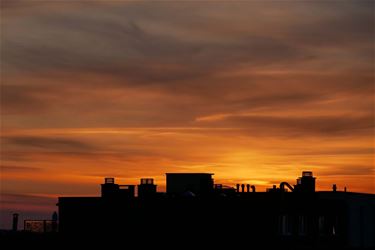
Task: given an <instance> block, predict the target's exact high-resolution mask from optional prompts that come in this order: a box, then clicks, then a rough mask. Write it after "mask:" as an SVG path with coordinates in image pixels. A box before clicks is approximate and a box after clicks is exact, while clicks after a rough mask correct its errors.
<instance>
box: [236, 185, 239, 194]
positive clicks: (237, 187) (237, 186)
mask: <svg viewBox="0 0 375 250" xmlns="http://www.w3.org/2000/svg"><path fill="white" fill-rule="evenodd" d="M236 191H237V193H239V192H240V184H236Z"/></svg>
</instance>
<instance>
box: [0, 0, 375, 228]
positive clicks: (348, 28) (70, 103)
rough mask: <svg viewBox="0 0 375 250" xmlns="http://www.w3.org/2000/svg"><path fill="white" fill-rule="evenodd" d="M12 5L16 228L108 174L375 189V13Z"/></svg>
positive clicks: (268, 6) (8, 100)
mask: <svg viewBox="0 0 375 250" xmlns="http://www.w3.org/2000/svg"><path fill="white" fill-rule="evenodd" d="M1 4H2V13H1V30H2V34H1V116H2V119H1V137H2V140H1V162H0V163H1V200H2V201H1V218H0V219H1V223H0V227H1V228H3V227H8V226H9V221H10V218H11V216H10V215H11V213H13V212H17V211H18V212H20V213H21V216H22V217H21V218H29V217H32V218H46V217H47V218H49V217H50V214H52V212H53V211H54V209H56V207H55V203H56V197H57V196H60V195H98V194H99V184H100V183H101V182H102V179H103V177H105V176H114V177H117V178H118V181H119V182H121V183H129V184H136V183H138V179H139V178H141V177H153V178H155V179H156V182H157V184H158V185H159V187H160V190H163V188H164V187H163V186H164V185H165V182H164V181H165V178H164V173H166V172H211V173H215V175H214V178H215V181H216V182H220V183H223V184H228V185H234V184H235V183H250V184H255V185H256V186H257V190H259V191H264V190H265V188H266V187H269V186H272V185H273V184H278V183H280V182H281V181H289V182H291V183H293V184H294V183H295V179H296V178H297V177H298V176H300V174H301V171H302V170H312V171H313V172H314V174H315V176H317V189H318V190H328V189H330V188H331V186H332V184H333V183H336V184H337V186H338V188H339V189H343V188H344V186H346V187H347V188H348V190H349V191H353V192H367V193H375V186H374V143H375V141H374V138H375V137H374V119H375V116H374V74H373V70H374V48H373V44H374V34H373V30H374V23H373V12H372V11H373V9H374V3H373V2H372V1H360V2H358V1H327V2H323V1H319V2H313V1H301V2H298V1H280V2H275V1H251V2H214V1H205V2H198V1H194V2H189V1H186V2H183V3H177V2H175V3H173V2H154V3H148V2H137V1H132V2H117V3H115V2H112V3H104V2H103V1H88V2H79V3H77V2H65V1H44V2H35V1H27V0H17V1H2V2H1Z"/></svg>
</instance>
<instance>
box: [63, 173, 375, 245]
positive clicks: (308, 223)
mask: <svg viewBox="0 0 375 250" xmlns="http://www.w3.org/2000/svg"><path fill="white" fill-rule="evenodd" d="M166 184H167V192H166V193H159V192H157V190H156V185H155V184H154V182H153V180H152V179H142V180H141V183H140V184H139V185H138V197H136V196H134V186H132V185H124V187H131V188H127V189H125V190H128V191H126V192H125V191H123V190H124V189H122V188H120V187H123V186H121V185H117V184H115V182H114V179H113V178H112V179H110V178H106V179H105V183H104V184H102V197H60V198H59V202H58V207H59V230H60V232H61V233H63V234H64V235H67V237H68V236H72V235H73V236H74V235H80V236H81V235H84V234H85V235H89V236H90V237H93V236H96V237H94V238H110V239H113V238H117V239H121V240H123V239H126V240H128V241H130V240H134V239H136V238H137V237H138V238H139V239H140V240H146V241H150V240H151V239H154V240H168V239H173V241H177V242H178V241H179V240H180V242H186V241H191V242H197V243H198V242H201V241H205V242H206V243H209V244H210V243H212V244H213V243H220V244H221V243H222V242H224V241H226V242H227V243H228V244H233V243H235V242H237V243H238V244H240V243H243V244H247V245H249V246H263V247H271V248H275V247H278V248H279V247H290V248H291V249H296V248H304V249H305V248H307V249H315V248H328V249H339V248H341V249H342V248H358V247H374V246H375V240H374V234H375V223H374V222H375V195H373V194H361V193H351V192H339V191H335V192H332V191H326V192H315V177H314V176H313V174H312V172H307V171H306V172H303V173H302V177H300V178H298V179H297V183H296V184H295V185H294V187H293V186H292V185H290V184H289V183H286V182H282V183H280V186H279V187H277V186H276V185H275V186H274V187H273V188H271V189H268V190H267V192H255V186H254V188H252V186H251V185H250V184H247V185H245V184H243V185H241V184H238V185H236V188H234V187H228V186H225V185H222V184H214V181H213V179H212V174H208V173H168V174H167V183H166ZM157 228H159V229H157ZM237 228H238V230H236V229H237Z"/></svg>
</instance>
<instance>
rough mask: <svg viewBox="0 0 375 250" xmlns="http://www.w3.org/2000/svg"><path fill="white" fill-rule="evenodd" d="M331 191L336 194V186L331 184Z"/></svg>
mask: <svg viewBox="0 0 375 250" xmlns="http://www.w3.org/2000/svg"><path fill="white" fill-rule="evenodd" d="M332 191H333V192H336V191H337V186H336V184H333V185H332Z"/></svg>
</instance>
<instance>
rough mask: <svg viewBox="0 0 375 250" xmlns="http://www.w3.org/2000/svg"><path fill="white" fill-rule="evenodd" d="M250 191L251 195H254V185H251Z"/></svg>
mask: <svg viewBox="0 0 375 250" xmlns="http://www.w3.org/2000/svg"><path fill="white" fill-rule="evenodd" d="M251 191H252V192H253V193H255V186H254V185H251Z"/></svg>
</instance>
